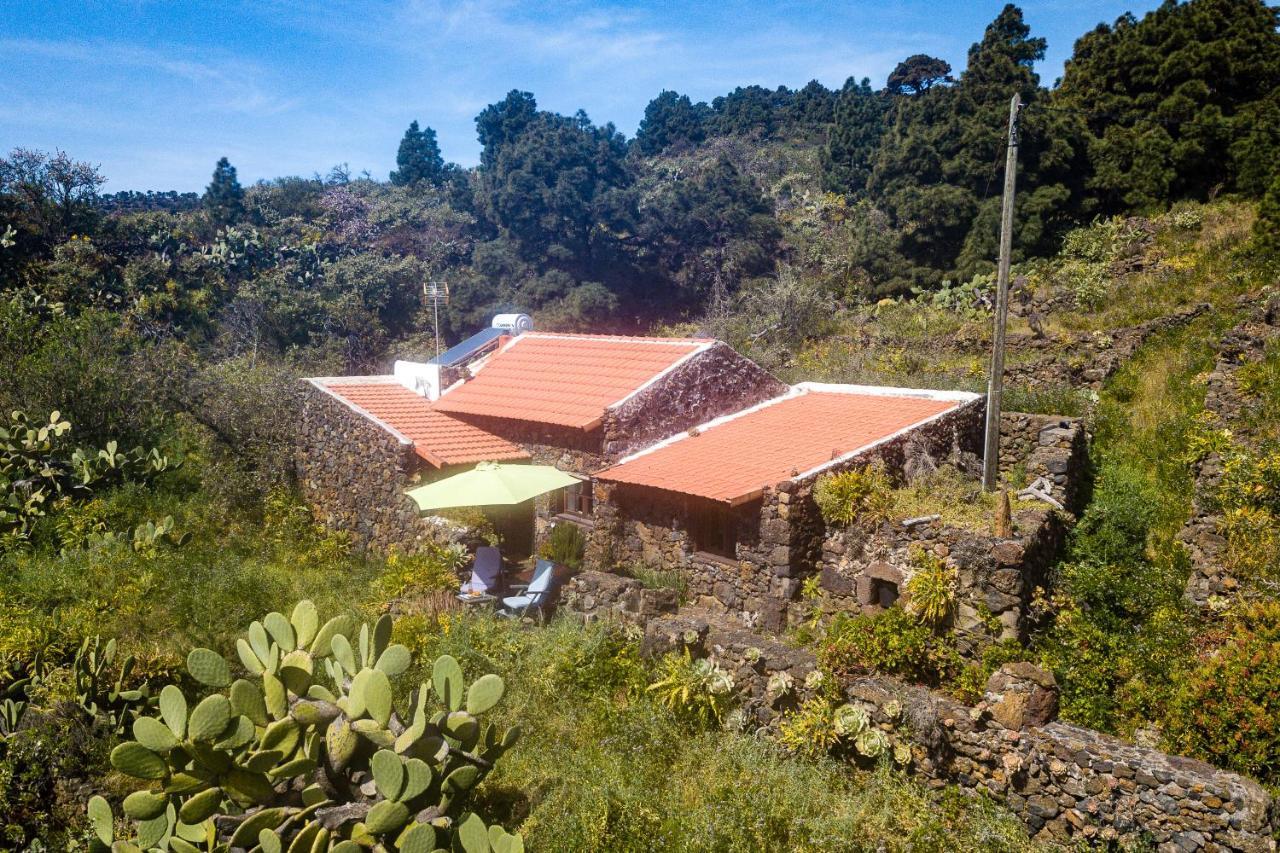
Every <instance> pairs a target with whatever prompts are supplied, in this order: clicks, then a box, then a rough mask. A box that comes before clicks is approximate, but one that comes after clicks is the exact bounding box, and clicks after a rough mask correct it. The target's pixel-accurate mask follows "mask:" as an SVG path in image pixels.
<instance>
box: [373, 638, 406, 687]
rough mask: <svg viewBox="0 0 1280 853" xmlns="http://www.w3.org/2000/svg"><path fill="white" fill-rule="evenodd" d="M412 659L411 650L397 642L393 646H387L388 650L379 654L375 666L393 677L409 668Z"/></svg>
mask: <svg viewBox="0 0 1280 853" xmlns="http://www.w3.org/2000/svg"><path fill="white" fill-rule="evenodd" d="M410 659H411V656H410V654H409V650H408V649H407V648H405V647H404V646H402V645H400V644H399V643H396V644H395V645H393V646H387V648H386V650H385V651H383V653H382V654H380V655H378V662H377V663H376V664H374V666H375V667H377V668H378V669H380V670H382V671H383V672H385V673H386V674H387V675H388V676H390V677H391V678H395V677H396V676H397V675H400V674H401V673H403V672H404V671H405V670H406V669H408V668H409V662H410Z"/></svg>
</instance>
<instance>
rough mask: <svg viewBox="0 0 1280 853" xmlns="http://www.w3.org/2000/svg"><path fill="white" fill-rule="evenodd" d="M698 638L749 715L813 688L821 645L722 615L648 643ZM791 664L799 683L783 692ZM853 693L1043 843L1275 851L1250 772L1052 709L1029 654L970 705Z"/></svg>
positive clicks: (915, 750)
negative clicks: (1084, 723)
mask: <svg viewBox="0 0 1280 853" xmlns="http://www.w3.org/2000/svg"><path fill="white" fill-rule="evenodd" d="M681 648H688V649H689V650H690V652H691V653H692V654H694V655H695V656H703V657H706V656H709V657H713V658H714V659H715V660H716V662H717V663H718V664H719V665H720V666H722V667H724V668H725V669H726V670H728V671H729V672H730V674H731V675H733V678H734V684H735V688H736V690H737V694H738V697H739V700H740V701H741V703H742V707H743V710H744V711H745V712H746V718H747V720H748V725H749V726H759V727H763V728H770V727H772V726H774V725H775V724H776V723H777V722H778V721H779V720H780V719H781V717H782V715H783V714H785V713H786V712H787V711H788V710H790V709H793V708H796V707H798V706H799V705H800V704H801V703H803V702H804V701H805V700H806V699H808V698H811V697H812V696H813V695H814V693H815V687H814V685H813V682H812V680H811V679H812V678H813V676H811V673H813V672H814V671H815V669H816V661H815V659H814V657H813V655H812V654H811V653H810V652H808V651H807V650H804V649H797V648H794V647H792V646H788V645H785V644H784V643H781V642H779V641H776V640H771V639H768V638H765V637H761V636H759V635H757V634H754V633H752V632H750V631H746V630H743V629H741V628H738V627H735V626H726V625H724V624H720V623H719V622H717V620H716V619H715V618H714V617H711V618H707V617H706V616H704V615H702V614H696V613H685V612H682V613H680V614H677V615H674V616H666V617H659V618H655V619H651V620H650V621H649V622H648V624H647V625H646V626H645V650H646V651H647V653H649V654H652V655H657V654H662V653H665V652H668V651H673V650H678V649H681ZM777 673H785V678H786V682H787V683H788V684H789V685H790V689H789V690H788V691H786V692H785V693H782V694H778V693H776V692H771V691H770V689H769V682H770V680H771V679H773V680H774V681H775V683H776V682H777V679H776V677H775V676H776V674H777ZM843 692H844V694H845V700H846V701H849V702H852V703H857V704H860V705H862V706H863V707H864V708H865V709H866V710H867V711H868V712H869V713H870V715H871V718H872V721H873V722H874V724H875V725H877V726H878V727H879V728H881V729H882V730H884V731H885V732H886V733H889V734H891V735H893V736H894V737H895V738H898V739H902V738H905V739H906V740H907V741H908V742H909V744H910V747H911V763H910V765H909V770H910V772H912V773H913V774H915V775H916V776H918V777H919V778H921V779H923V780H925V781H926V782H928V783H929V784H933V785H943V784H954V785H958V786H960V787H961V788H963V789H965V790H968V791H974V792H983V793H986V794H989V795H990V796H992V797H994V798H995V799H996V800H997V801H999V802H1002V803H1003V804H1004V805H1006V806H1007V807H1008V808H1009V809H1010V810H1012V811H1013V812H1014V813H1015V814H1016V815H1018V817H1019V818H1021V819H1022V820H1023V822H1024V823H1025V824H1026V825H1027V827H1028V829H1029V830H1030V831H1031V833H1032V835H1033V836H1034V837H1035V838H1037V839H1039V840H1043V841H1056V842H1066V841H1070V840H1080V841H1085V842H1088V843H1091V844H1098V845H1105V844H1125V845H1128V844H1144V843H1151V842H1154V845H1155V849H1156V850H1158V851H1161V853H1179V851H1196V850H1205V851H1212V850H1230V851H1244V853H1263V851H1274V850H1275V849H1276V845H1275V840H1274V837H1273V833H1274V832H1275V831H1276V828H1277V827H1276V826H1275V824H1274V823H1273V821H1274V819H1275V818H1274V815H1275V813H1276V804H1275V803H1274V801H1273V800H1272V798H1271V796H1270V795H1269V794H1268V793H1267V792H1266V790H1265V789H1263V788H1262V786H1261V785H1258V784H1257V783H1256V782H1253V781H1252V780H1250V779H1247V778H1245V777H1243V776H1239V775H1236V774H1234V773H1229V772H1226V771H1224V770H1219V769H1217V768H1215V767H1213V766H1211V765H1209V764H1206V763H1204V762H1201V761H1196V760H1194V759H1189V758H1182V757H1178V756H1172V755H1168V754H1166V753H1162V752H1159V751H1158V750H1154V749H1148V748H1145V747H1139V746H1135V745H1133V744H1130V743H1126V742H1124V741H1121V740H1119V739H1118V738H1114V737H1110V736H1108V735H1104V734H1101V733H1099V732H1096V731H1092V730H1089V729H1084V728H1080V727H1079V726H1074V725H1070V724H1068V723H1063V722H1059V721H1056V720H1055V719H1054V717H1055V715H1056V712H1057V686H1056V684H1054V681H1053V677H1052V676H1051V675H1049V674H1048V673H1046V672H1044V671H1042V670H1040V669H1038V668H1037V667H1035V666H1032V665H1030V664H1025V663H1022V664H1008V665H1006V666H1005V667H1004V668H1002V669H1001V670H999V671H997V672H996V673H995V674H994V675H993V676H992V677H991V679H990V681H989V682H988V684H987V693H986V695H985V696H984V698H983V701H982V702H980V703H979V704H978V705H976V706H972V707H971V706H968V705H965V704H963V703H961V702H958V701H956V700H954V699H952V698H950V697H947V696H944V695H942V694H940V693H937V692H934V691H931V690H928V689H926V688H923V687H917V686H913V685H907V684H904V683H902V682H900V681H897V680H896V679H893V678H886V677H867V678H861V679H857V680H855V681H853V682H852V683H850V684H848V685H847V686H846V687H845V689H844V691H843Z"/></svg>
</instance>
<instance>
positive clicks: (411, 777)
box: [398, 758, 435, 802]
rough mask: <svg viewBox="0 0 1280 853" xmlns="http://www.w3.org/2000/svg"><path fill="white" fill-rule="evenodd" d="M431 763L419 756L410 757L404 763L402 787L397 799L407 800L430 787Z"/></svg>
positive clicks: (431, 776)
mask: <svg viewBox="0 0 1280 853" xmlns="http://www.w3.org/2000/svg"><path fill="white" fill-rule="evenodd" d="M434 775H435V774H433V773H432V772H431V765H430V764H427V762H425V761H423V760H422V759H421V758H410V759H409V760H408V761H406V762H405V763H404V788H403V790H401V791H400V796H399V797H398V799H399V800H400V801H401V802H408V801H410V800H412V799H413V798H414V797H417V796H419V795H420V794H422V793H423V792H424V791H426V790H427V788H430V787H431V779H432V778H433V776H434Z"/></svg>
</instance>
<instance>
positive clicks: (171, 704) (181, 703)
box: [160, 684, 187, 738]
mask: <svg viewBox="0 0 1280 853" xmlns="http://www.w3.org/2000/svg"><path fill="white" fill-rule="evenodd" d="M160 716H161V717H163V718H164V722H165V725H167V726H168V727H169V731H171V732H173V736H174V737H176V738H180V737H185V736H186V734H187V699H186V697H185V696H183V695H182V691H181V690H179V689H178V688H177V687H174V686H173V685H172V684H167V685H165V688H164V689H163V690H161V691H160Z"/></svg>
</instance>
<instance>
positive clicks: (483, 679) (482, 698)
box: [467, 673, 506, 714]
mask: <svg viewBox="0 0 1280 853" xmlns="http://www.w3.org/2000/svg"><path fill="white" fill-rule="evenodd" d="M505 689H506V686H505V685H504V684H503V682H502V678H501V676H497V675H493V674H492V673H490V674H489V675H482V676H480V677H479V678H477V679H476V681H475V683H474V684H472V685H471V689H470V690H468V691H467V713H468V714H483V713H484V712H485V711H488V710H490V709H491V708H493V707H494V706H495V705H497V704H498V703H499V702H500V701H502V694H503V691H504V690H505Z"/></svg>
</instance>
